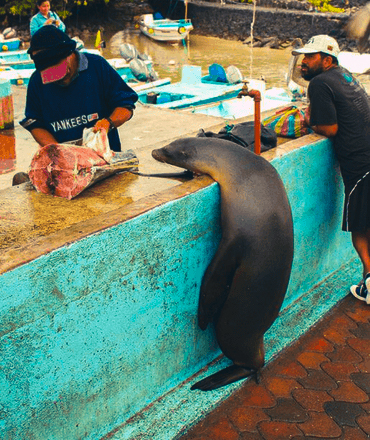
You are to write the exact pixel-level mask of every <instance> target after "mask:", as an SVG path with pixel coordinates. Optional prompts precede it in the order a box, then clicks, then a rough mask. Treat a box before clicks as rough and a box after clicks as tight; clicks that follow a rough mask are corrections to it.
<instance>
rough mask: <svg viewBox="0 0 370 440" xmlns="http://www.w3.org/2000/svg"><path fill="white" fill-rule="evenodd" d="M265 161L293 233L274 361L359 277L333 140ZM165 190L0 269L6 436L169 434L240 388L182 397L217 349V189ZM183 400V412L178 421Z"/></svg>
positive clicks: (206, 184) (269, 339)
mask: <svg viewBox="0 0 370 440" xmlns="http://www.w3.org/2000/svg"><path fill="white" fill-rule="evenodd" d="M266 157H267V158H268V159H269V160H271V161H272V163H273V165H274V166H275V167H276V168H277V170H278V172H279V173H280V175H281V177H282V179H283V181H284V184H285V187H286V189H287V192H288V196H289V199H290V202H291V205H292V209H293V218H294V229H295V258H294V263H293V271H292V276H291V281H290V284H289V289H288V292H287V295H286V299H285V302H284V305H283V307H284V310H283V312H282V314H281V319H280V318H279V319H278V320H277V321H276V326H275V324H274V326H273V327H272V328H271V329H270V331H269V334H268V335H267V336H266V343H267V347H268V358H271V357H272V356H274V355H275V354H276V353H277V352H279V351H280V350H281V349H283V348H284V347H285V346H286V345H287V344H289V343H290V342H291V341H292V340H294V338H295V337H298V336H299V334H300V333H301V332H303V331H305V329H306V328H308V327H309V325H312V324H313V323H314V322H315V321H316V320H317V319H319V318H320V316H321V314H322V313H324V312H325V311H327V310H328V308H330V307H331V305H332V304H334V303H335V302H336V301H337V300H338V299H339V298H341V297H343V296H344V295H345V294H346V292H347V287H348V286H347V283H348V284H349V281H350V280H353V279H355V280H357V276H356V274H358V273H359V272H358V261H357V259H356V256H355V253H354V251H353V249H352V246H351V243H350V237H349V235H348V234H345V233H343V232H341V231H340V223H341V212H342V203H343V202H342V192H343V189H342V182H341V177H340V175H339V170H338V167H337V164H336V161H335V158H334V154H333V151H332V149H331V146H330V142H329V141H328V140H327V139H324V138H321V137H320V136H317V135H310V136H306V137H305V138H301V139H298V140H297V141H291V142H287V143H286V144H283V145H282V146H280V147H279V148H276V149H275V150H273V151H270V152H268V153H266ZM171 185H172V188H167V189H164V191H163V192H159V193H158V194H157V195H156V196H149V197H148V198H144V199H143V200H137V201H136V202H134V203H131V205H130V209H129V208H128V207H119V208H118V209H116V210H114V209H113V210H112V209H109V210H108V211H107V212H101V213H100V214H99V215H97V216H95V217H94V218H91V219H87V220H84V221H83V222H82V223H78V222H77V223H75V224H73V225H70V226H69V227H68V228H66V229H65V230H64V231H58V232H56V233H55V234H56V235H55V236H53V234H50V235H49V236H48V237H44V238H40V239H39V240H40V241H39V242H37V243H36V245H37V246H38V247H37V246H36V248H37V250H36V251H35V254H34V258H33V257H32V256H30V258H29V259H28V260H27V259H26V260H25V261H27V263H26V264H24V263H25V261H23V262H22V263H19V261H18V262H16V264H15V265H13V266H8V268H7V269H6V270H5V271H4V270H3V273H2V274H1V275H0V286H1V287H0V331H1V335H2V336H1V338H0V351H1V353H2V357H1V359H0V388H1V390H2V393H1V395H0V411H1V418H0V437H1V438H4V439H6V440H23V439H24V440H26V439H27V440H28V439H30V438H33V439H35V440H45V438H48V439H50V440H52V439H55V440H60V439H61V438H63V439H68V440H74V439H76V440H77V439H81V438H85V439H91V440H96V439H97V438H101V437H103V436H106V438H111V437H112V436H113V435H116V436H117V437H116V438H117V439H121V438H122V439H123V438H125V439H126V438H127V439H138V438H143V439H144V438H152V439H158V440H162V439H163V438H166V439H167V438H168V439H170V438H175V437H176V436H177V435H178V432H181V430H184V429H187V427H188V426H189V425H191V424H192V423H193V422H195V421H196V420H197V419H199V417H201V416H202V414H203V413H204V411H208V410H209V409H211V408H212V407H213V406H214V405H216V404H217V402H219V401H220V399H222V398H224V397H225V396H227V395H229V394H230V392H232V390H233V389H234V388H233V387H230V388H227V389H225V390H221V391H217V392H214V393H206V394H205V395H203V394H201V393H198V392H197V393H192V394H189V391H188V390H189V382H190V381H192V380H194V377H193V376H194V375H195V374H198V372H199V371H200V370H202V369H203V368H205V367H207V365H208V364H209V363H210V362H212V361H214V360H215V359H217V358H218V356H219V355H220V351H219V349H218V346H217V342H216V340H215V337H214V334H213V331H212V329H209V330H208V331H206V332H201V331H200V330H199V329H198V327H197V323H196V311H197V304H198V293H199V286H200V283H201V279H202V276H203V273H204V271H205V269H206V267H207V266H208V264H209V262H210V260H211V259H212V256H213V254H214V252H215V250H216V248H217V245H218V242H219V239H220V232H221V231H220V227H219V191H218V185H217V184H216V183H212V181H211V179H209V178H207V177H202V178H197V179H194V180H193V181H191V182H186V183H180V184H179V183H178V182H175V185H173V182H172V184H171ZM100 189H101V187H100ZM34 195H35V196H39V195H37V194H36V193H34ZM31 197H32V196H31ZM96 200H97V199H95V201H96ZM110 208H111V207H110ZM81 209H82V211H83V205H82V206H81ZM131 209H132V210H131ZM82 226H83V227H82ZM81 227H82V228H81ZM81 235H82V237H81ZM50 237H51V238H50ZM53 238H54V239H55V240H56V242H54V241H53ZM63 239H64V240H65V242H64V244H63ZM48 240H50V247H51V248H49V250H48V243H49V241H48ZM32 251H33V250H32V245H31V246H30V247H29V248H24V249H23V250H22V252H23V253H22V255H23V257H22V258H24V259H25V258H26V257H25V255H26V252H29V253H30V255H31V254H32ZM12 252H14V254H8V256H9V255H10V256H11V255H14V258H16V257H17V255H18V256H19V255H20V254H17V252H18V251H17V249H13V250H12ZM344 263H346V264H344ZM347 263H348V264H347ZM3 264H7V263H6V262H3ZM3 268H4V266H3ZM325 283H326V284H325ZM314 292H317V294H316V293H314ZM310 303H312V304H314V305H315V307H314V308H310V307H308V306H309V304H310ZM284 316H285V318H284ZM303 316H304V317H305V318H306V319H305V321H304V320H303V318H302V319H301V317H303ZM288 326H290V327H288ZM292 329H294V330H295V332H293V330H292ZM220 362H221V364H224V363H225V362H227V360H225V359H222V360H220ZM207 368H208V367H207ZM210 368H211V369H218V368H219V365H217V364H214V365H213V366H211V367H210ZM202 374H208V372H207V373H206V372H205V371H203V373H202ZM190 378H191V379H190ZM235 386H236V387H237V386H238V385H235ZM173 390H174V391H173ZM195 401H197V402H199V403H200V405H199V406H197V404H196V403H194V402H195ZM179 406H181V407H183V408H184V410H185V413H180V412H179V418H176V417H177V416H176V415H175V416H173V415H171V414H172V413H173V412H176V411H178V410H179ZM194 408H195V411H194ZM157 411H159V412H157ZM147 414H153V415H151V416H149V419H148V418H147ZM144 420H146V422H147V423H146V424H142V423H141V421H144ZM143 423H144V422H143ZM149 426H153V428H150V429H152V431H151V430H150V429H149ZM153 430H154V431H153ZM155 430H157V431H155ZM108 433H111V434H109V435H108ZM149 433H151V434H150V435H149Z"/></svg>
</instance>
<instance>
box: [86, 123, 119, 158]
mask: <svg viewBox="0 0 370 440" xmlns="http://www.w3.org/2000/svg"><path fill="white" fill-rule="evenodd" d="M93 130H94V129H93V127H91V128H84V131H83V132H82V146H84V147H88V148H91V149H92V150H94V151H96V152H97V153H98V155H99V156H100V157H102V158H103V159H104V160H105V161H106V162H108V163H110V162H111V160H112V157H113V156H114V153H113V151H112V150H111V149H110V148H109V140H108V135H107V132H106V131H105V130H99V131H97V132H96V133H94V131H93Z"/></svg>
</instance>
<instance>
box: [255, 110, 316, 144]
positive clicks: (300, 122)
mask: <svg viewBox="0 0 370 440" xmlns="http://www.w3.org/2000/svg"><path fill="white" fill-rule="evenodd" d="M305 112H306V109H304V108H297V107H296V106H295V105H292V106H289V107H285V108H283V109H281V110H278V111H277V112H276V113H275V114H274V115H273V116H270V117H268V118H266V119H264V120H263V123H264V125H265V126H266V127H268V128H270V129H272V130H274V131H275V133H276V134H277V135H278V136H284V137H289V138H293V139H295V138H298V137H301V136H304V135H306V134H309V133H313V131H312V130H311V129H310V128H309V127H307V125H306V123H305V121H304V118H305Z"/></svg>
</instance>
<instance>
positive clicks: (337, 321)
mask: <svg viewBox="0 0 370 440" xmlns="http://www.w3.org/2000/svg"><path fill="white" fill-rule="evenodd" d="M357 306H358V304H348V302H347V304H346V307H345V310H344V313H337V314H336V315H335V316H334V317H333V319H331V320H330V322H328V323H327V328H326V330H327V329H336V330H340V331H349V330H351V329H355V328H357V324H356V320H354V319H352V317H351V316H348V314H347V313H346V312H347V311H348V310H351V313H352V315H353V314H354V315H355V316H356V311H355V310H356V308H357Z"/></svg>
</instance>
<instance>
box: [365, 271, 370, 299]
mask: <svg viewBox="0 0 370 440" xmlns="http://www.w3.org/2000/svg"><path fill="white" fill-rule="evenodd" d="M365 286H366V289H367V291H368V292H370V272H369V273H367V274H366V276H365ZM369 300H370V298H369Z"/></svg>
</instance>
